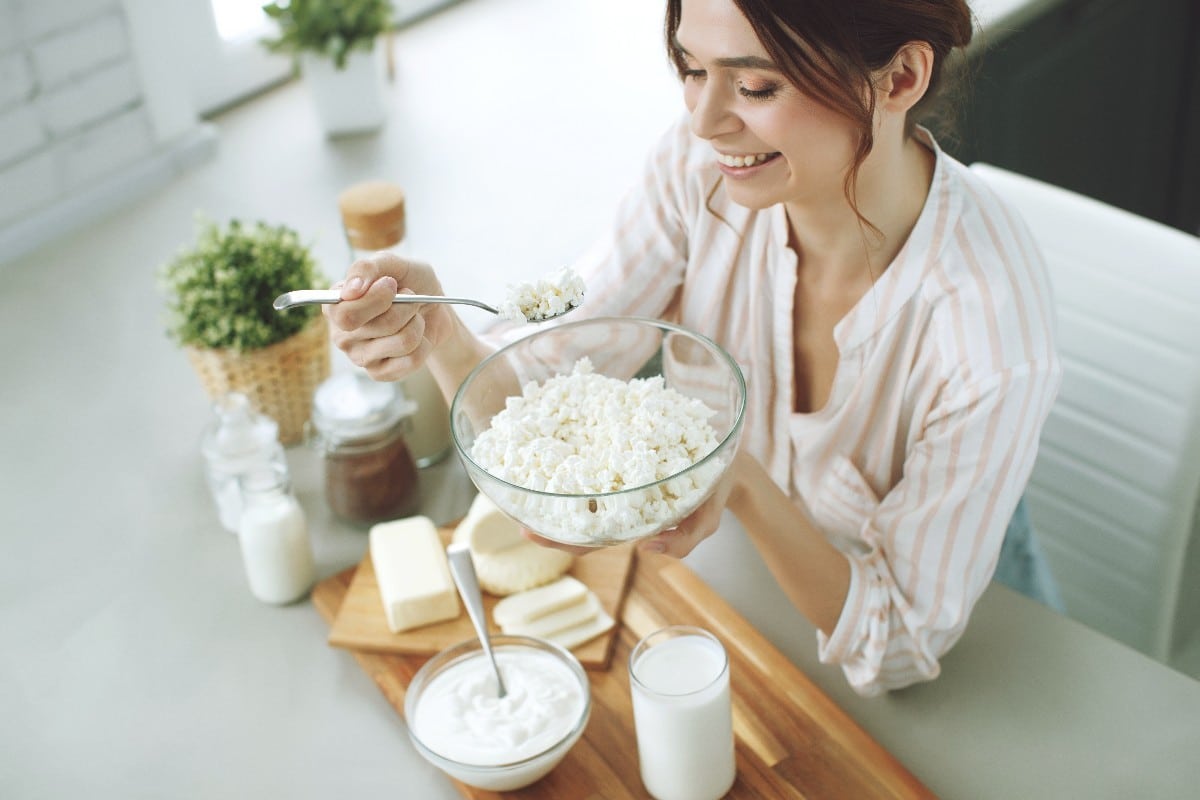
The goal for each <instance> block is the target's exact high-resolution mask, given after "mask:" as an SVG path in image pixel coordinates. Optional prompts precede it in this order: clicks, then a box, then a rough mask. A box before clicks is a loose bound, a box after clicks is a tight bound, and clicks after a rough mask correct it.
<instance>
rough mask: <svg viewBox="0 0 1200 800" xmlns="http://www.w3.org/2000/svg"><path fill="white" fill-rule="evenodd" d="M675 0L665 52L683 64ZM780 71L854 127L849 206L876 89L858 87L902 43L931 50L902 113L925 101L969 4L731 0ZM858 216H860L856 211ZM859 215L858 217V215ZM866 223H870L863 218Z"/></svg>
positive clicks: (964, 30)
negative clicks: (921, 82) (926, 71)
mask: <svg viewBox="0 0 1200 800" xmlns="http://www.w3.org/2000/svg"><path fill="white" fill-rule="evenodd" d="M681 3H682V0H667V17H666V26H665V33H666V42H667V53H668V55H669V56H670V59H671V62H672V63H673V64H674V65H675V68H676V69H677V70H678V71H679V72H680V74H683V72H684V71H685V70H686V69H687V67H686V63H685V61H684V57H683V53H681V52H680V50H679V44H678V42H677V41H676V39H675V34H676V32H677V31H678V30H679V21H680V16H681V15H682V9H681ZM733 3H734V5H736V6H737V7H738V8H739V9H740V10H741V12H742V14H743V15H744V16H745V17H746V19H747V20H748V21H749V22H750V25H751V27H753V28H754V32H755V34H757V36H758V39H759V41H760V42H762V45H763V47H764V48H766V51H767V54H768V55H770V57H771V59H772V60H773V61H774V62H775V63H776V64H777V65H778V66H779V68H780V69H781V70H782V71H783V74H784V76H785V77H786V78H787V79H788V80H789V81H790V82H791V83H793V84H795V86H796V87H797V88H799V89H800V90H801V91H802V92H804V93H805V94H807V95H809V96H810V97H812V98H813V99H815V100H816V101H817V102H819V103H821V104H823V105H825V106H827V107H828V108H830V109H832V110H833V111H836V112H838V113H840V114H842V115H844V116H845V117H846V118H847V119H849V120H850V121H851V122H853V123H855V125H856V126H857V128H858V145H857V147H856V148H855V153H854V159H853V161H852V162H851V164H850V169H849V172H848V173H847V175H846V183H845V191H846V199H847V200H849V201H850V205H851V207H853V208H854V210H855V213H856V214H857V213H858V207H857V206H856V205H855V202H854V184H855V181H856V179H857V177H858V169H859V167H860V166H862V162H863V161H864V160H865V159H866V157H867V155H868V154H869V153H870V152H871V148H872V147H873V146H874V144H875V136H874V132H873V125H872V122H873V119H874V115H875V95H874V93H873V92H869V91H864V89H865V88H866V87H869V86H870V85H871V74H872V73H873V72H874V71H876V70H879V69H881V68H883V67H884V66H886V65H887V64H888V63H889V62H890V61H891V60H892V58H893V57H894V56H895V55H896V53H897V51H898V50H899V49H900V48H901V47H903V46H904V45H906V44H908V43H909V42H926V43H928V44H929V46H930V47H931V48H932V49H933V70H932V74H931V75H930V80H929V89H928V90H927V91H926V93H925V96H924V97H923V98H922V99H921V101H920V103H918V104H917V106H915V107H914V108H913V109H912V110H911V111H910V113H909V117H908V119H909V129H910V131H911V127H912V125H913V124H914V122H913V117H914V116H915V114H914V112H919V111H920V110H923V108H924V107H925V106H927V105H928V104H929V103H930V102H931V100H932V98H933V97H934V95H935V94H936V93H937V90H938V88H939V86H940V84H941V79H942V69H943V66H944V65H945V61H946V58H947V56H949V54H950V52H951V51H952V50H953V49H954V48H956V47H965V46H966V45H967V44H968V43H969V42H970V41H971V32H972V21H971V11H970V9H969V8H968V7H967V4H966V2H965V1H964V0H903V1H901V0H733ZM859 218H860V219H862V215H861V214H860V215H859ZM865 221H866V220H864V222H865ZM867 224H870V223H867Z"/></svg>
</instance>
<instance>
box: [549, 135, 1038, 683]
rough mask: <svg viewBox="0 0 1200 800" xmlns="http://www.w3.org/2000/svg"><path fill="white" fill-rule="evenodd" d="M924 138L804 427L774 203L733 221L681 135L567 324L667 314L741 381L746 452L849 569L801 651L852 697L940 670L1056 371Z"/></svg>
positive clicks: (960, 172) (740, 210)
mask: <svg viewBox="0 0 1200 800" xmlns="http://www.w3.org/2000/svg"><path fill="white" fill-rule="evenodd" d="M920 135H921V137H922V141H924V142H925V143H926V144H927V146H929V147H930V148H931V149H932V150H933V151H934V152H935V153H936V156H937V163H936V168H935V171H934V176H933V182H932V185H931V187H930V192H929V196H928V198H927V200H926V202H925V206H924V209H923V210H922V212H921V215H920V218H919V219H918V221H917V224H916V226H915V227H914V228H913V231H912V233H911V235H910V236H909V239H908V241H907V242H906V243H905V244H904V246H903V249H902V250H901V251H900V253H899V254H898V255H897V256H896V259H895V261H893V262H892V263H891V264H890V265H889V266H888V268H887V269H886V271H884V272H883V274H882V275H881V276H880V277H879V279H878V280H877V281H876V282H875V284H874V286H873V288H872V289H871V290H870V291H869V292H868V293H867V294H866V295H865V296H864V297H862V298H861V299H860V300H859V302H858V303H857V304H856V305H855V306H854V308H853V309H851V311H850V312H849V313H848V314H847V315H846V316H845V317H844V318H843V319H842V320H841V321H840V322H839V323H838V325H837V327H836V328H835V329H834V338H835V340H836V342H837V346H838V350H839V353H840V358H839V362H838V366H837V373H836V377H835V379H834V383H833V388H832V391H831V394H830V397H829V400H828V402H827V404H826V406H825V407H824V408H822V409H821V410H819V411H815V412H813V413H803V414H798V413H794V412H793V411H792V409H793V408H794V407H795V406H794V403H793V396H792V395H793V386H794V381H793V365H794V362H793V332H792V320H793V297H794V289H795V282H796V263H797V262H796V255H795V253H794V251H792V250H791V249H790V248H789V247H788V221H787V217H786V214H785V212H784V209H783V207H782V206H778V205H777V206H774V207H771V208H768V209H766V210H762V211H753V210H750V209H747V208H744V207H741V206H738V205H735V204H734V203H733V202H732V201H731V200H730V199H729V198H728V195H727V194H726V193H725V191H724V185H723V183H722V180H721V176H720V173H719V172H718V171H717V169H716V167H715V164H714V159H713V151H712V148H711V147H710V146H709V145H707V144H706V143H704V142H703V141H701V140H699V139H697V138H695V137H694V136H692V135H691V133H690V132H689V130H688V126H687V123H686V120H682V121H680V122H679V123H678V124H676V125H675V126H674V127H673V128H672V129H671V130H669V131H668V132H667V134H666V135H665V136H664V138H663V139H662V140H661V142H660V143H659V146H658V147H657V148H656V150H655V151H654V152H653V154H652V156H651V158H650V161H649V164H648V166H647V169H646V171H645V173H644V179H643V181H642V183H641V184H640V185H639V186H637V187H635V188H634V190H633V191H632V192H631V193H630V194H629V195H628V196H627V198H626V199H625V201H624V202H623V203H622V205H621V206H620V209H619V212H618V217H617V220H616V227H615V229H614V230H613V232H612V234H611V235H610V236H608V237H606V238H605V239H604V240H603V241H602V242H601V243H600V244H599V245H598V246H597V247H595V248H593V249H592V251H591V252H589V253H588V254H587V255H586V256H585V257H584V258H583V259H582V260H581V261H580V262H579V263H578V264H576V268H577V269H578V270H579V272H580V273H581V274H582V276H583V278H584V281H585V283H586V285H587V294H586V299H585V302H584V304H583V306H582V307H581V308H580V310H579V311H578V312H576V314H575V315H572V317H571V319H572V320H574V319H578V318H580V317H582V316H584V315H586V316H609V315H633V316H648V317H657V318H662V319H667V320H670V321H672V322H676V323H678V324H681V325H683V326H685V327H687V328H690V329H692V330H695V331H697V332H700V333H703V334H705V335H706V336H708V337H710V338H711V339H713V340H714V341H716V342H718V343H719V344H720V345H722V346H723V347H724V348H725V349H726V350H728V351H729V352H730V354H731V355H733V357H734V358H735V359H736V360H737V361H738V363H739V364H740V365H741V367H742V370H743V372H744V373H745V376H746V379H747V385H748V388H749V398H748V406H747V415H746V423H745V432H744V436H743V445H742V446H743V448H745V450H746V451H748V452H749V453H750V454H752V455H754V456H755V457H757V458H758V459H759V460H760V461H761V463H762V464H763V465H764V466H765V467H766V468H767V470H768V471H769V473H770V474H771V476H772V478H773V479H774V480H775V482H776V483H777V484H778V485H779V486H780V487H783V488H784V489H785V490H786V491H787V492H788V493H789V495H790V496H791V497H792V499H793V500H794V501H795V502H797V504H798V505H802V507H804V508H807V510H808V511H809V513H810V514H811V516H812V518H813V519H814V520H815V522H816V523H817V525H818V526H819V527H820V529H821V530H822V531H823V532H824V534H825V535H826V536H827V537H828V539H829V540H830V541H831V542H832V543H833V544H834V545H835V546H837V547H838V548H839V549H840V550H841V551H842V552H843V553H845V554H846V555H847V557H848V558H849V561H850V565H851V579H850V590H849V594H848V596H847V598H846V603H845V606H844V607H843V609H842V613H841V617H840V619H839V621H838V624H837V626H836V628H835V630H834V631H833V633H832V635H830V636H826V635H825V634H824V633H821V632H818V634H817V636H818V645H819V655H820V658H821V660H822V661H823V662H826V663H835V664H839V665H840V666H841V667H842V669H843V671H844V673H845V675H846V678H847V679H848V681H849V682H850V684H851V685H852V686H853V687H854V689H855V690H857V691H858V692H860V693H861V694H876V693H879V692H881V691H884V690H887V689H893V688H898V687H901V686H905V685H908V684H911V683H914V682H916V681H920V680H928V679H931V678H934V677H936V676H937V674H938V672H939V665H938V659H939V658H940V657H941V656H942V654H944V653H945V652H946V651H947V650H948V649H949V648H950V647H951V645H953V644H954V642H955V641H957V639H958V637H959V636H960V635H961V634H962V632H963V629H964V627H965V626H966V623H967V618H968V616H969V615H970V612H971V609H972V608H973V606H974V604H975V602H976V600H977V599H978V598H979V596H980V594H981V593H982V592H983V590H984V589H985V588H986V586H987V584H988V582H989V580H990V579H991V576H992V572H993V570H994V569H995V565H996V559H997V556H998V554H999V551H1000V544H1001V541H1002V540H1003V537H1004V532H1005V529H1006V527H1007V524H1008V521H1009V519H1010V517H1011V516H1012V512H1013V510H1014V508H1015V507H1016V504H1017V501H1018V500H1019V499H1020V496H1021V493H1022V491H1023V490H1024V487H1025V483H1026V481H1027V479H1028V477H1029V474H1030V471H1031V469H1032V467H1033V461H1034V456H1035V454H1036V452H1037V443H1038V437H1039V434H1040V431H1041V428H1042V424H1043V423H1044V421H1045V419H1046V415H1047V413H1048V412H1049V410H1050V406H1051V404H1052V403H1053V401H1054V398H1055V395H1056V393H1057V390H1058V386H1059V382H1060V374H1061V371H1060V366H1059V362H1058V358H1057V355H1056V352H1055V346H1054V333H1053V310H1052V308H1051V299H1050V298H1051V295H1050V286H1049V281H1048V278H1047V275H1046V271H1045V268H1044V265H1043V263H1042V259H1041V256H1040V254H1039V253H1038V251H1037V248H1036V246H1035V245H1034V242H1033V240H1032V238H1031V237H1030V234H1029V232H1028V231H1027V230H1026V228H1025V226H1024V224H1023V223H1022V222H1021V220H1020V219H1018V217H1017V215H1016V214H1015V213H1014V212H1013V211H1012V210H1011V209H1009V208H1007V207H1005V206H1004V205H1003V204H1002V203H1001V202H1000V201H999V200H998V199H997V198H996V197H995V196H994V195H993V194H992V193H991V192H990V191H989V190H988V189H987V188H986V187H985V186H984V185H983V183H982V182H981V181H979V180H978V179H976V177H975V176H974V175H973V174H972V173H971V172H970V171H969V170H968V169H966V168H965V167H964V166H963V165H962V164H960V163H958V162H957V161H955V160H954V159H952V158H950V157H949V156H947V155H946V154H944V153H942V152H941V151H940V150H939V149H938V148H937V145H936V144H935V143H934V142H933V140H932V137H930V136H929V135H928V134H927V133H926V132H924V131H921V133H920ZM780 535H786V532H780Z"/></svg>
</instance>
